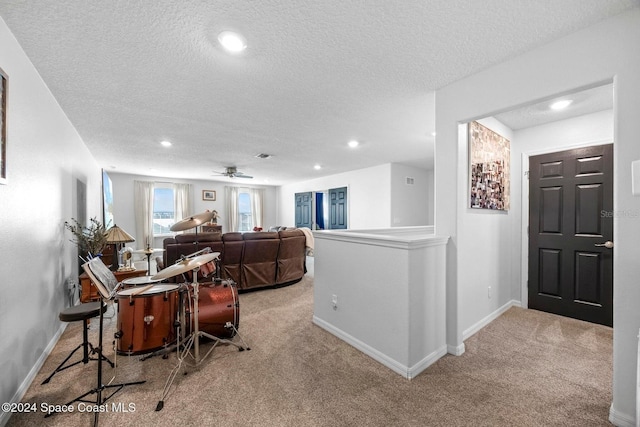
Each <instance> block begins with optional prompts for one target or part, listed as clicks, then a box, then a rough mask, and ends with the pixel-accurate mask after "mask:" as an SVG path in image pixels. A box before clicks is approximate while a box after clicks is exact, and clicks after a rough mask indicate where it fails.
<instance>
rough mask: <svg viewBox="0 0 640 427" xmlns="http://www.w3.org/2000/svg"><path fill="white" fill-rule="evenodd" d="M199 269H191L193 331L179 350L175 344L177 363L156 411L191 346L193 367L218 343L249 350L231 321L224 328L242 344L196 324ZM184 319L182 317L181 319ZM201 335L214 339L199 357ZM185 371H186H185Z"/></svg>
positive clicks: (161, 405) (162, 403)
mask: <svg viewBox="0 0 640 427" xmlns="http://www.w3.org/2000/svg"><path fill="white" fill-rule="evenodd" d="M199 270H200V266H199V265H197V266H196V267H195V268H194V269H193V274H192V276H193V283H192V284H191V285H192V286H193V332H191V333H190V334H189V336H188V338H187V339H186V343H185V345H184V348H183V349H182V351H181V350H180V345H178V346H177V358H178V363H177V364H176V366H174V368H173V370H172V371H171V373H170V374H169V377H168V378H167V382H166V383H165V386H164V389H163V390H162V396H161V397H160V400H159V401H158V404H157V406H156V411H160V410H162V408H163V407H164V399H165V398H166V397H167V395H168V393H169V388H171V385H172V384H173V380H174V379H175V377H176V375H177V374H178V371H179V370H180V367H181V366H182V363H183V362H184V361H185V359H186V358H187V356H188V355H189V354H190V352H191V348H192V347H193V350H194V351H193V358H194V360H195V364H194V365H193V366H194V367H197V366H199V365H200V364H201V363H202V362H203V361H204V360H205V359H206V358H207V357H208V356H209V355H210V354H211V352H212V351H213V350H214V349H215V348H216V346H217V345H218V344H231V345H233V346H235V347H237V348H238V351H244V350H251V349H250V348H249V347H248V346H247V345H246V343H245V342H244V340H243V339H242V337H240V335H239V334H238V330H237V329H236V327H235V326H234V325H233V324H231V322H227V324H226V325H225V327H226V328H232V329H233V330H234V332H235V334H234V335H238V337H239V338H240V340H241V341H242V345H240V344H238V343H235V342H233V341H230V340H227V339H223V338H219V337H216V336H213V335H211V334H208V333H206V332H204V331H201V330H200V328H199V325H198V317H199V316H198V292H199V290H198V288H199V285H198V271H199ZM183 321H184V319H183ZM201 337H205V338H209V339H210V340H212V341H214V344H213V346H212V347H211V348H210V349H209V351H208V352H207V353H206V354H205V355H204V356H203V357H202V358H200V338H201ZM185 373H186V372H185Z"/></svg>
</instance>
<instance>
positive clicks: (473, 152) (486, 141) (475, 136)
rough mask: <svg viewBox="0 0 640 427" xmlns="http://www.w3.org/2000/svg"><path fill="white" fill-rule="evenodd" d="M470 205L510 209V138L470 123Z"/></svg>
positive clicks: (501, 209)
mask: <svg viewBox="0 0 640 427" xmlns="http://www.w3.org/2000/svg"><path fill="white" fill-rule="evenodd" d="M468 132H469V193H468V197H469V198H468V200H469V205H468V206H469V208H471V209H489V210H498V211H508V210H509V208H510V185H511V183H510V159H511V146H510V144H511V143H510V141H509V140H508V139H507V138H505V137H504V136H502V135H500V134H498V133H497V132H494V131H493V130H491V129H489V128H488V127H486V126H483V125H482V124H480V123H478V122H476V121H474V122H471V123H469V129H468Z"/></svg>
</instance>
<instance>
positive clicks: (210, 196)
mask: <svg viewBox="0 0 640 427" xmlns="http://www.w3.org/2000/svg"><path fill="white" fill-rule="evenodd" d="M202 200H208V201H211V202H215V201H216V192H215V190H202Z"/></svg>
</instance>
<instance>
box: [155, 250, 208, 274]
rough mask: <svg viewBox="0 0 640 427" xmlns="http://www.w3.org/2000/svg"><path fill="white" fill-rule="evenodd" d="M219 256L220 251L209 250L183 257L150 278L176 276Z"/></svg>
mask: <svg viewBox="0 0 640 427" xmlns="http://www.w3.org/2000/svg"><path fill="white" fill-rule="evenodd" d="M219 256H220V252H211V253H209V254H204V255H200V256H197V257H195V258H187V259H184V260H182V261H180V262H178V263H176V264H173V265H171V266H169V267H167V268H165V269H164V270H160V271H159V272H158V273H157V274H156V275H155V276H152V277H151V280H155V279H168V278H169V277H173V276H177V275H178V274H182V273H186V272H187V271H192V270H195V269H196V268H198V267H200V266H201V265H204V264H206V263H208V262H211V261H213V260H214V259H216V258H217V257H219Z"/></svg>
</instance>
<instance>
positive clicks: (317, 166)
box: [313, 165, 322, 171]
mask: <svg viewBox="0 0 640 427" xmlns="http://www.w3.org/2000/svg"><path fill="white" fill-rule="evenodd" d="M313 168H314V169H315V170H317V171H319V170H320V169H322V166H320V165H314V166H313Z"/></svg>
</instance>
